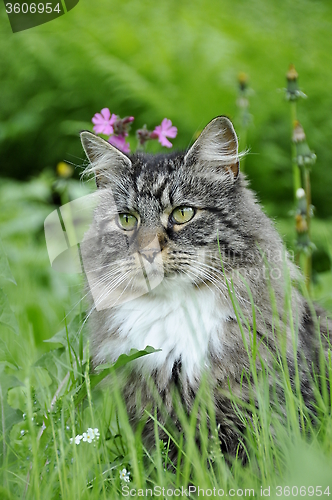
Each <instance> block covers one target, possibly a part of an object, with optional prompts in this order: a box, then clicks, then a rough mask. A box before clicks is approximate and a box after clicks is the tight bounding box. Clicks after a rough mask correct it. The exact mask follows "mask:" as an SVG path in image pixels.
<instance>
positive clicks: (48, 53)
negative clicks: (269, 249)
mask: <svg viewBox="0 0 332 500" xmlns="http://www.w3.org/2000/svg"><path fill="white" fill-rule="evenodd" d="M1 16H2V19H1V23H2V26H3V28H2V30H1V34H0V47H1V49H0V58H1V67H0V79H1V89H2V90H1V94H0V113H1V118H0V154H1V158H2V173H3V174H5V175H7V176H8V175H15V176H17V177H26V176H28V175H30V173H31V172H37V171H41V170H43V169H44V168H45V167H47V166H49V167H51V168H54V167H55V165H56V164H57V163H58V162H59V161H61V160H63V159H65V160H67V161H71V162H73V163H74V164H77V165H78V166H79V167H81V165H82V161H83V159H84V155H83V153H82V148H81V146H80V143H79V140H78V132H79V131H80V130H82V129H85V128H88V129H89V128H90V129H91V117H92V116H93V114H94V113H95V112H97V111H100V109H101V108H102V107H104V106H108V107H109V108H110V109H111V111H112V112H115V113H119V114H120V115H121V116H125V115H131V114H133V115H134V116H135V118H136V122H135V127H136V126H137V127H141V126H142V125H143V124H144V123H146V124H147V125H148V126H149V127H152V126H154V125H156V124H158V123H160V121H161V119H162V118H164V117H165V116H167V117H169V118H171V119H172V121H173V123H174V124H175V125H176V126H177V127H178V129H179V136H178V138H177V139H176V141H175V147H177V148H186V147H187V146H188V145H189V143H190V141H191V140H192V137H193V134H195V131H197V130H199V129H202V127H203V126H204V125H205V124H206V123H207V122H208V121H209V120H210V119H212V118H213V117H215V116H216V115H219V114H225V115H228V116H229V117H230V118H232V119H234V120H235V123H236V125H237V128H238V130H239V131H240V129H241V125H240V117H239V116H238V112H237V107H236V98H237V75H238V73H239V72H240V71H244V72H246V73H247V74H248V75H249V78H250V80H249V85H250V87H251V88H252V89H253V91H254V93H253V95H252V96H251V97H250V113H251V114H252V116H253V117H254V119H253V124H252V125H251V126H250V127H249V130H248V146H249V147H250V150H251V154H250V155H249V156H248V158H247V159H246V172H247V173H248V175H249V178H250V180H251V183H252V186H253V188H254V189H255V190H256V191H258V193H259V196H260V197H261V199H262V201H263V202H264V203H267V202H268V203H270V204H273V209H274V210H273V211H274V213H275V214H278V215H283V216H285V215H286V214H287V210H288V209H289V208H290V207H291V205H290V200H291V193H292V173H291V170H290V168H289V154H290V146H289V135H290V129H291V125H290V122H289V106H288V103H287V102H285V100H284V94H283V92H278V89H282V88H283V87H285V86H286V79H285V73H286V71H287V69H288V65H289V63H290V62H293V63H294V64H295V66H296V68H297V71H298V72H299V75H300V77H299V84H300V88H302V89H303V90H304V92H305V93H307V94H308V96H309V98H308V99H307V101H306V103H305V111H304V109H303V107H302V103H301V104H300V106H299V112H298V115H299V119H300V121H301V123H302V124H303V126H304V129H305V130H306V133H307V136H308V138H310V144H309V146H310V147H311V149H313V150H314V151H315V153H316V154H317V164H316V165H315V166H314V168H313V172H312V191H313V203H314V205H315V206H316V207H317V214H318V216H319V217H326V216H328V215H331V214H332V209H331V204H330V203H329V196H330V191H329V186H331V183H332V171H331V169H330V168H328V166H329V164H330V157H331V153H330V147H331V146H330V138H329V134H328V131H329V130H331V127H332V118H331V115H330V113H329V112H328V110H329V109H330V108H331V106H332V93H331V91H330V88H331V81H332V68H331V65H329V64H327V61H328V60H329V55H330V54H331V51H332V40H331V37H330V32H331V24H332V4H331V3H330V2H327V1H325V0H317V1H315V2H314V4H313V3H312V2H311V1H309V0H299V1H296V2H294V1H292V0H280V1H278V2H276V1H272V2H266V1H264V0H252V1H250V2H246V1H244V0H240V1H238V2H237V3H234V2H232V1H231V0H224V1H223V2H222V4H221V3H220V1H219V0H209V1H208V2H205V1H204V2H203V1H202V0H191V1H190V2H189V1H188V0H185V1H182V2H178V1H176V0H169V1H168V2H153V1H152V0H146V1H144V2H137V1H135V0H126V1H123V2H116V1H115V0H111V1H109V0H100V1H99V2H98V5H95V4H93V3H89V2H86V1H84V0H81V1H80V2H79V5H77V7H75V9H73V10H72V11H71V12H70V13H69V14H67V15H65V16H63V17H62V18H59V19H57V20H55V21H52V22H50V23H47V24H45V25H43V26H39V27H37V28H34V29H31V30H27V31H25V32H22V33H19V34H15V35H13V34H12V33H11V31H10V26H9V22H8V20H7V19H6V18H5V12H4V10H3V12H2V13H1Z"/></svg>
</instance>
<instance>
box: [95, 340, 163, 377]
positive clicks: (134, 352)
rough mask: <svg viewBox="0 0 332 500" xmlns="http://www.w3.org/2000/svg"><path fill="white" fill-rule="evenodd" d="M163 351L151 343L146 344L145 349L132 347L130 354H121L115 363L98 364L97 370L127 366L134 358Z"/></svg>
mask: <svg viewBox="0 0 332 500" xmlns="http://www.w3.org/2000/svg"><path fill="white" fill-rule="evenodd" d="M158 351H161V349H155V348H154V347H151V346H150V345H148V346H146V347H145V349H143V350H141V351H139V350H138V349H131V351H130V353H129V354H121V355H120V356H119V357H118V359H117V360H116V362H115V363H113V364H111V363H105V364H103V365H98V366H96V371H98V372H100V371H102V370H107V369H110V368H112V369H113V370H114V369H116V368H120V367H121V366H125V365H126V364H127V363H129V362H130V361H133V360H134V359H137V358H141V357H142V356H146V355H147V354H153V353H154V352H158Z"/></svg>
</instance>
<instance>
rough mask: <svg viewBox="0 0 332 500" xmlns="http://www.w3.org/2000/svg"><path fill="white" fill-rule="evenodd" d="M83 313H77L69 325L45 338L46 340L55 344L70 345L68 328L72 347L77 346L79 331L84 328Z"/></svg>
mask: <svg viewBox="0 0 332 500" xmlns="http://www.w3.org/2000/svg"><path fill="white" fill-rule="evenodd" d="M82 320H83V318H82V314H77V315H76V316H75V317H74V318H73V319H72V321H71V322H70V323H69V324H68V327H67V329H66V327H65V326H64V327H63V328H62V329H61V330H59V331H58V332H57V333H56V334H55V335H53V337H51V338H50V339H47V340H44V342H50V343H54V344H61V345H63V347H66V348H67V347H68V339H67V330H68V335H69V343H70V345H71V346H72V347H74V348H76V347H77V346H76V344H77V342H78V337H79V335H78V334H79V332H80V329H81V328H82Z"/></svg>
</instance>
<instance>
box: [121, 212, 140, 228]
mask: <svg viewBox="0 0 332 500" xmlns="http://www.w3.org/2000/svg"><path fill="white" fill-rule="evenodd" d="M119 224H120V226H121V227H122V229H124V230H125V231H132V230H133V229H134V227H136V225H137V219H136V217H134V215H131V214H119Z"/></svg>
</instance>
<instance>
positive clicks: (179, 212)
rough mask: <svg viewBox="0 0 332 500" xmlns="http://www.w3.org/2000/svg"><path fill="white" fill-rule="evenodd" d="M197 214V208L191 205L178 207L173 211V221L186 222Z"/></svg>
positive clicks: (177, 222)
mask: <svg viewBox="0 0 332 500" xmlns="http://www.w3.org/2000/svg"><path fill="white" fill-rule="evenodd" d="M194 215H195V210H194V209H193V208H191V207H178V208H176V209H175V210H173V212H172V218H173V222H175V223H176V224H185V222H189V221H190V219H192V218H193V217H194Z"/></svg>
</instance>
